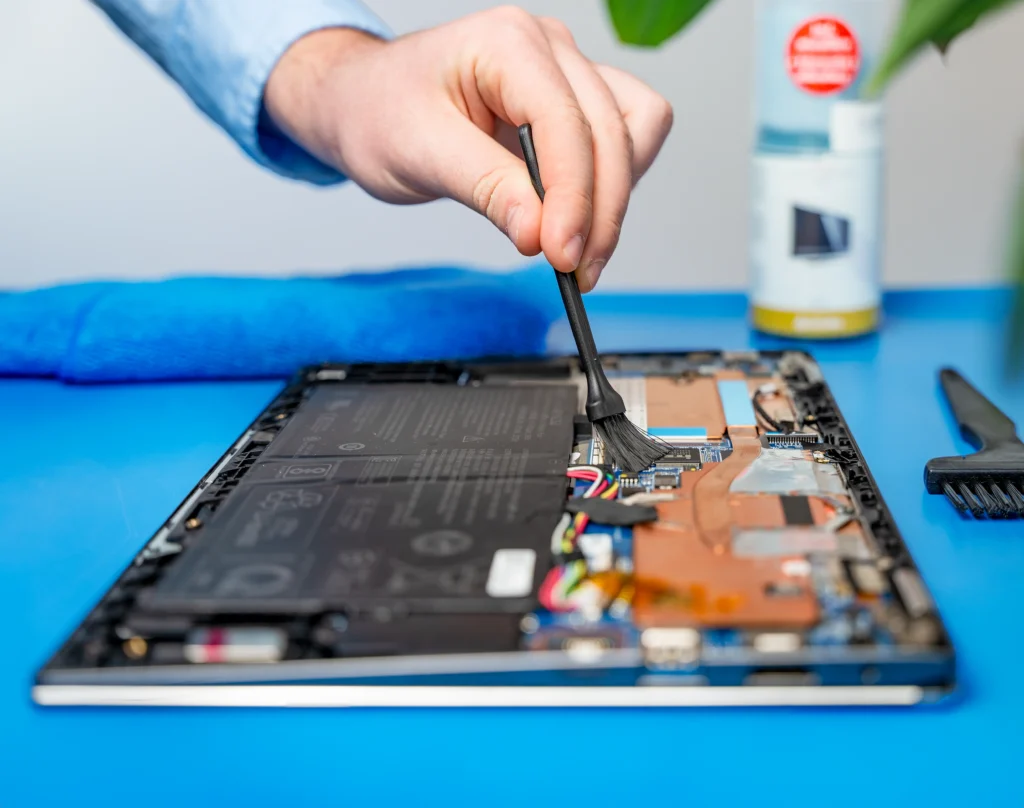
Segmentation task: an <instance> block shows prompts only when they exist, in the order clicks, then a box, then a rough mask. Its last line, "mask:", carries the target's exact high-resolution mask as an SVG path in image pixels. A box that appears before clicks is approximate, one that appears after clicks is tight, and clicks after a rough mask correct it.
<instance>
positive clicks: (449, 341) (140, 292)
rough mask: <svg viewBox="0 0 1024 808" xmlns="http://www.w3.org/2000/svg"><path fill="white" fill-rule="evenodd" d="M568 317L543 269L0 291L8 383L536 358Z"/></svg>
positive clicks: (1, 365) (262, 374)
mask: <svg viewBox="0 0 1024 808" xmlns="http://www.w3.org/2000/svg"><path fill="white" fill-rule="evenodd" d="M561 311H562V309H561V304H560V301H559V298H558V292H557V285H556V284H555V283H554V281H553V279H552V278H551V268H550V267H549V266H547V265H535V266H532V267H530V268H527V269H524V270H521V271H518V272H512V273H501V274H494V273H485V272H474V271H470V270H464V269H454V268H446V267H441V268H428V269H410V270H399V271H395V272H386V273H367V274H352V275H345V276H342V277H337V278H289V279H281V280H277V279H249V278H213V277H195V278H179V279H175V280H166V281H157V282H141V283H115V282H102V283H99V282H98V283H83V284H71V285H66V286H56V287H52V288H47V289H38V290H33V291H27V292H8V293H0V375H6V376H45V377H57V378H60V379H63V380H65V381H74V382H108V381H143V380H158V379H226V378H273V377H287V376H289V375H291V374H292V373H293V372H294V371H295V370H296V369H297V368H298V367H300V366H302V365H305V364H312V363H317V362H324V361H342V362H355V361H385V362H386V361H403V360H417V359H439V358H472V357H480V356H494V355H516V356H525V355H535V354H540V353H543V352H544V346H545V339H546V334H547V331H548V328H549V326H550V325H551V324H552V323H553V322H554V321H555V319H556V318H558V317H559V315H560V313H561Z"/></svg>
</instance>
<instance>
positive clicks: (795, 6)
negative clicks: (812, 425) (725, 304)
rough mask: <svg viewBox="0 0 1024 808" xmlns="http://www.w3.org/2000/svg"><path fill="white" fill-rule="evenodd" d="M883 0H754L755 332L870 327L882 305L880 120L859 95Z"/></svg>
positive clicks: (878, 38)
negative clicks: (755, 27) (755, 5)
mask: <svg viewBox="0 0 1024 808" xmlns="http://www.w3.org/2000/svg"><path fill="white" fill-rule="evenodd" d="M887 21H888V8H887V0H758V7H757V40H758V41H757V48H756V50H757V57H756V63H755V64H756V68H757V75H756V80H755V98H756V104H755V122H756V123H755V145H754V156H753V177H752V197H753V211H752V212H753V217H752V229H751V253H750V254H751V290H750V298H751V305H752V319H753V324H754V327H755V328H756V329H758V330H760V331H764V332H768V333H773V334H780V335H784V336H794V337H815V338H821V337H826V338H828V337H848V336H855V335H858V334H864V333H867V332H870V331H873V330H874V329H875V328H876V327H877V326H878V322H879V310H880V301H881V285H880V269H881V267H880V265H881V256H882V211H883V204H882V203H883V142H882V141H883V126H882V124H883V119H882V105H881V102H880V101H877V100H864V99H863V98H862V90H863V87H864V85H865V84H866V83H867V81H868V79H869V77H870V75H871V73H872V71H873V69H874V66H875V64H876V63H877V60H878V57H879V55H880V50H881V48H882V45H883V44H884V34H885V25H886V23H887Z"/></svg>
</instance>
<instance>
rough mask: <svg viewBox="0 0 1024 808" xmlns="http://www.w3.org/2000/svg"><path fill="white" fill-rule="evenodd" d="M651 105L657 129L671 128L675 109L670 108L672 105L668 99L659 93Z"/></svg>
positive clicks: (667, 129)
mask: <svg viewBox="0 0 1024 808" xmlns="http://www.w3.org/2000/svg"><path fill="white" fill-rule="evenodd" d="M653 106H654V114H653V118H654V120H655V122H656V124H657V125H658V128H659V130H660V131H662V132H668V131H669V130H670V129H671V128H672V123H673V122H674V121H675V116H676V113H675V110H673V109H672V105H671V104H670V103H669V102H668V100H667V99H665V98H662V97H661V96H660V95H659V96H657V97H656V99H655V101H654V105H653Z"/></svg>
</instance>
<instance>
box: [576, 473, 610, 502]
mask: <svg viewBox="0 0 1024 808" xmlns="http://www.w3.org/2000/svg"><path fill="white" fill-rule="evenodd" d="M569 471H592V472H594V474H596V475H597V479H596V480H594V482H593V483H591V484H590V488H588V489H587V490H586V492H585V493H584V494H583V497H584V499H590V497H592V496H594V494H595V493H596V492H597V489H598V488H600V486H601V482H602V481H603V480H604V472H603V471H601V469H599V468H598V467H597V466H569Z"/></svg>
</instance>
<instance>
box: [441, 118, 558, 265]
mask: <svg viewBox="0 0 1024 808" xmlns="http://www.w3.org/2000/svg"><path fill="white" fill-rule="evenodd" d="M427 153H428V154H429V155H430V157H429V158H428V159H429V160H430V163H431V166H432V169H433V170H432V171H431V172H430V176H431V177H432V183H431V184H432V186H433V187H432V188H431V189H430V190H431V191H432V192H433V193H434V194H435V195H437V196H446V197H449V198H451V199H454V200H456V201H458V202H461V203H462V204H463V205H465V206H466V207H469V208H472V209H473V210H475V211H477V212H478V213H481V214H483V215H484V216H486V217H487V218H488V219H490V220H491V222H492V223H493V224H494V225H495V227H497V228H498V229H499V230H501V231H502V232H504V233H505V234H506V235H507V236H508V237H509V239H510V240H511V241H512V243H513V244H515V245H516V248H517V249H518V250H519V252H521V253H522V254H523V255H536V254H537V253H539V252H540V226H541V217H542V213H541V202H540V199H538V198H537V192H536V191H534V189H533V185H532V184H531V183H530V175H529V173H528V172H527V170H526V163H524V162H523V161H522V159H520V158H519V157H517V156H516V155H514V154H513V153H512V152H510V151H509V150H508V149H506V148H505V147H504V146H502V145H501V144H500V143H498V142H497V141H496V140H495V139H494V138H493V137H491V136H490V135H488V134H487V133H485V132H483V131H481V130H480V129H478V128H477V127H476V126H475V125H474V124H473V123H472V122H470V121H468V120H467V119H465V118H463V117H461V116H446V117H445V120H444V121H443V122H441V123H438V124H437V125H435V126H434V127H432V131H431V133H430V137H429V138H428V143H427Z"/></svg>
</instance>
